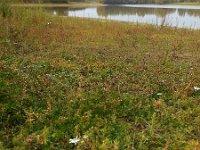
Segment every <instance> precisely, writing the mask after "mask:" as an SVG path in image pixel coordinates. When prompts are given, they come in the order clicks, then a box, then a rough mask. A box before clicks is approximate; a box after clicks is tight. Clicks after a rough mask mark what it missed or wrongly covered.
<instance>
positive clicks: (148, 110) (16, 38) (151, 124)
mask: <svg viewBox="0 0 200 150" xmlns="http://www.w3.org/2000/svg"><path fill="white" fill-rule="evenodd" d="M10 11H11V12H9V14H10V15H9V16H7V15H4V18H3V17H0V149H7V148H8V149H20V150H21V149H80V150H84V149H86V150H87V149H88V150H89V149H99V150H105V149H114V150H118V149H119V150H125V149H128V150H129V149H144V150H146V149H198V148H199V141H200V90H199V87H200V31H199V30H188V29H176V28H167V27H156V26H149V25H134V24H128V23H120V22H111V21H101V20H99V21H97V20H92V19H81V18H68V17H64V18H61V17H51V16H49V15H47V14H45V13H44V12H43V11H42V10H35V11H34V10H27V9H22V8H20V9H14V8H13V9H12V10H10ZM5 14H8V13H5ZM70 139H71V140H70Z"/></svg>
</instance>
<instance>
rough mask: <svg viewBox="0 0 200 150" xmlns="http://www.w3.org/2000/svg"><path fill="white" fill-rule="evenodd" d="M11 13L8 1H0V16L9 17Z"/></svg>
mask: <svg viewBox="0 0 200 150" xmlns="http://www.w3.org/2000/svg"><path fill="white" fill-rule="evenodd" d="M11 15H12V13H11V8H10V6H9V2H8V1H6V0H1V1H0V16H1V17H3V18H6V17H10V16H11Z"/></svg>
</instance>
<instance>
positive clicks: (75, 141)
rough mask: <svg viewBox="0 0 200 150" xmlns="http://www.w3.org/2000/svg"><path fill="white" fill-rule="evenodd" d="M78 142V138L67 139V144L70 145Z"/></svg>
mask: <svg viewBox="0 0 200 150" xmlns="http://www.w3.org/2000/svg"><path fill="white" fill-rule="evenodd" d="M79 141H80V138H78V137H75V138H73V139H69V143H71V144H77V143H78V142H79Z"/></svg>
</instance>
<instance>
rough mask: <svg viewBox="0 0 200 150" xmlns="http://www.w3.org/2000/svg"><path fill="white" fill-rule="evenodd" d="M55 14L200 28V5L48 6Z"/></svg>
mask: <svg viewBox="0 0 200 150" xmlns="http://www.w3.org/2000/svg"><path fill="white" fill-rule="evenodd" d="M47 10H48V11H49V12H50V13H52V14H53V15H59V16H73V17H84V18H97V19H108V20H118V21H125V22H135V23H147V24H154V25H164V26H172V27H178V28H191V29H200V6H175V5H171V6H170V5H108V6H99V7H90V8H70V7H67V8H66V7H59V8H47Z"/></svg>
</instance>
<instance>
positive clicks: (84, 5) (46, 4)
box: [11, 3, 106, 8]
mask: <svg viewBox="0 0 200 150" xmlns="http://www.w3.org/2000/svg"><path fill="white" fill-rule="evenodd" d="M11 6H13V7H76V8H77V7H98V6H106V4H101V3H68V4H52V3H45V4H44V3H43V4H33V3H17V4H11Z"/></svg>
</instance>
